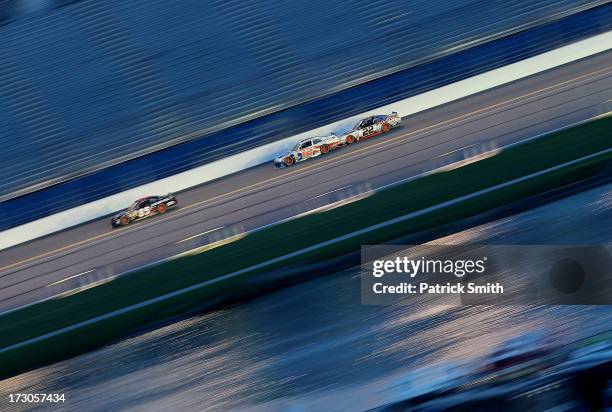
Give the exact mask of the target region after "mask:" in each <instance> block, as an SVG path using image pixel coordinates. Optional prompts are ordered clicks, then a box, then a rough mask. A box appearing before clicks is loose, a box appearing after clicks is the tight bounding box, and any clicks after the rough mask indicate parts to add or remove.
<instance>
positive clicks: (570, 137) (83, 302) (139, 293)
mask: <svg viewBox="0 0 612 412" xmlns="http://www.w3.org/2000/svg"><path fill="white" fill-rule="evenodd" d="M611 131H612V117H605V118H602V119H598V120H596V121H592V122H589V123H586V124H583V125H580V126H577V127H575V128H572V129H568V130H565V131H561V132H557V133H554V134H550V135H547V136H544V137H542V138H540V139H537V140H533V141H531V142H528V143H525V144H522V145H518V146H515V147H513V148H510V149H508V150H505V151H503V152H501V153H499V154H498V155H496V156H493V157H490V158H487V159H484V160H481V161H479V162H476V163H472V164H470V165H466V166H464V167H461V168H458V169H455V170H450V171H446V172H441V173H437V174H433V175H429V176H426V177H423V178H420V179H417V180H413V181H410V182H407V183H404V184H401V185H398V186H395V187H393V188H390V189H387V190H385V191H381V192H379V193H376V194H374V195H373V196H370V197H368V198H365V199H362V200H359V201H357V202H354V203H351V204H349V205H345V206H342V207H339V208H336V209H333V210H330V211H327V212H323V213H317V214H312V215H309V216H305V217H302V218H300V219H298V220H294V221H291V222H287V223H283V224H279V225H277V226H273V227H270V228H268V229H266V230H262V231H259V232H255V233H252V234H249V235H248V236H246V237H244V238H242V239H240V240H237V241H235V242H233V243H229V244H226V245H224V246H221V247H218V248H216V249H212V250H209V251H207V252H204V253H200V254H196V255H191V256H185V257H182V258H180V259H177V260H174V261H170V262H166V263H162V264H160V265H158V266H154V267H150V268H147V269H144V270H141V271H137V272H134V273H132V274H130V275H128V276H124V277H120V278H118V279H116V280H114V281H112V282H109V283H107V284H104V285H101V286H98V287H95V288H92V289H89V290H86V291H83V292H80V293H78V294H75V295H72V296H68V297H65V298H61V299H55V300H50V301H46V302H43V303H40V304H37V305H33V306H30V307H27V308H24V309H21V310H19V311H15V312H11V313H9V314H6V315H2V316H0V348H3V347H6V346H9V345H12V344H14V343H18V342H22V341H24V340H27V339H29V338H33V337H36V336H40V335H42V334H44V333H47V332H51V331H55V330H57V329H60V328H62V327H66V326H69V325H72V324H75V323H78V322H81V321H85V320H88V319H91V318H93V317H95V316H98V315H102V314H106V313H109V312H111V311H114V310H117V309H121V308H124V307H126V306H129V305H132V304H136V303H139V302H142V301H145V300H147V299H150V298H154V297H157V296H160V295H163V294H165V293H169V292H172V291H176V290H179V289H181V288H184V287H188V286H190V285H194V284H197V283H199V282H202V281H205V280H207V279H213V278H216V277H219V276H221V275H223V274H227V273H231V272H234V271H236V270H239V269H243V268H246V267H249V266H252V265H254V264H257V263H260V262H262V261H266V260H269V259H272V258H275V257H278V256H282V255H285V254H287V253H290V252H293V251H296V250H299V249H302V248H304V247H307V246H310V245H313V244H316V243H319V242H322V241H325V240H329V239H333V238H335V237H338V236H341V235H343V234H347V233H351V232H354V231H355V230H358V229H362V228H365V227H368V226H371V225H374V224H377V223H381V222H384V221H387V220H389V219H392V218H394V217H398V216H403V215H406V214H407V213H410V212H413V211H418V210H422V209H424V208H426V207H428V206H432V205H437V204H440V203H442V202H444V201H447V200H452V199H456V198H458V197H460V196H463V195H467V194H471V193H474V192H477V191H479V190H481V189H486V188H489V187H492V186H495V185H497V184H500V183H504V182H507V181H510V180H512V179H515V178H518V177H521V176H525V175H528V174H530V173H533V172H537V171H539V170H543V169H546V168H548V167H551V166H554V165H558V164H562V163H565V162H567V161H570V160H573V159H577V158H580V157H583V156H585V155H588V154H591V153H596V152H599V151H601V150H604V149H607V148H610V147H611V146H612V140H611V138H610V136H612V133H611ZM610 159H611V155H609V154H606V155H602V156H599V157H597V158H592V159H590V160H589V161H586V162H583V163H580V164H576V165H573V166H571V167H567V168H564V169H562V170H558V171H556V172H554V173H550V174H546V175H543V176H539V177H537V178H533V179H530V180H527V181H523V182H521V183H519V184H515V185H512V186H510V187H506V188H503V189H500V190H497V191H495V192H493V193H487V194H484V195H481V196H479V197H478V198H475V199H471V200H467V201H463V202H462V203H461V204H460V205H459V206H457V205H454V206H450V207H448V208H444V209H441V210H437V211H435V212H431V213H428V214H427V215H423V216H419V217H416V218H413V219H410V220H407V221H403V222H400V223H396V224H394V225H391V226H388V227H385V228H384V229H382V230H378V231H375V232H370V233H367V234H364V235H361V236H359V237H355V238H351V239H349V240H346V241H343V242H342V243H338V244H335V245H334V246H333V247H329V248H323V249H319V250H316V251H313V252H310V253H308V254H304V255H301V256H299V257H296V258H292V259H291V264H290V265H288V264H287V262H280V263H277V264H275V265H271V266H269V267H266V268H265V269H261V270H258V271H252V272H248V273H245V274H244V275H241V276H239V277H234V278H232V279H229V280H226V281H223V282H219V283H216V284H214V285H211V286H207V287H203V288H199V289H196V290H194V291H191V292H189V293H187V294H183V295H181V296H178V297H174V298H172V299H167V300H165V301H163V302H157V303H155V304H153V305H149V306H145V307H142V308H139V309H138V310H134V311H131V312H129V313H126V314H122V315H120V316H116V317H113V318H111V319H107V320H104V321H102V322H99V323H96V324H95V325H88V326H86V327H83V328H80V329H79V330H76V331H73V332H70V333H67V334H63V335H61V336H57V337H54V338H51V339H48V340H46V341H45V342H43V343H40V344H35V345H29V346H26V347H23V348H20V349H16V350H12V351H9V352H3V353H0V375H9V374H14V373H16V372H18V371H20V370H23V369H25V368H29V367H33V366H36V365H39V364H41V363H45V362H49V361H52V360H54V359H58V358H62V357H65V356H69V355H71V354H74V353H77V352H80V351H85V350H88V349H91V348H93V347H95V346H98V345H100V344H102V343H104V342H108V341H110V340H112V339H116V338H119V337H121V336H125V334H127V333H130V331H133V330H135V329H136V328H139V327H142V326H144V325H147V324H149V323H151V322H155V321H159V320H161V319H165V318H168V317H171V316H176V315H180V314H181V313H185V312H186V311H188V310H190V309H191V308H193V307H195V306H197V305H198V304H201V303H202V302H206V301H208V300H210V299H216V298H219V297H220V296H221V297H222V296H225V295H227V294H228V293H229V291H230V290H232V287H234V286H240V285H244V284H249V285H251V286H250V288H249V291H250V292H253V291H255V290H257V287H258V285H256V284H255V285H253V283H256V281H257V280H258V279H259V278H260V277H261V276H262V275H263V274H264V273H266V272H269V271H270V270H273V269H278V268H283V269H285V270H293V271H296V272H299V271H300V270H304V269H303V268H305V267H307V265H309V264H312V263H314V262H321V261H325V260H327V259H330V258H333V257H337V256H339V255H342V254H346V253H349V252H354V251H358V250H359V248H360V246H361V245H362V244H377V243H380V242H384V241H388V240H391V239H395V238H397V237H399V236H403V235H406V234H409V233H413V232H418V231H420V230H424V229H429V228H433V227H436V226H440V225H443V224H446V223H450V222H453V221H456V220H458V219H462V218H465V217H468V216H472V215H475V214H477V213H481V212H484V211H487V210H489V209H492V208H495V207H498V206H502V205H504V204H507V203H508V202H511V201H513V200H516V199H520V198H524V197H527V196H530V195H533V194H537V193H539V192H541V191H545V190H548V189H551V188H556V187H559V186H562V185H565V184H568V183H571V182H574V181H577V180H580V179H583V178H586V177H588V176H591V175H593V174H594V173H597V172H598V171H599V170H601V167H602V164H604V163H605V162H609V161H610Z"/></svg>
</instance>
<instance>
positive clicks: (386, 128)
mask: <svg viewBox="0 0 612 412" xmlns="http://www.w3.org/2000/svg"><path fill="white" fill-rule="evenodd" d="M389 130H391V126H389V123H384V124H383V125H382V131H383V133H387V132H388V131H389Z"/></svg>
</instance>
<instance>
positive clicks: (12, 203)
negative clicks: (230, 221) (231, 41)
mask: <svg viewBox="0 0 612 412" xmlns="http://www.w3.org/2000/svg"><path fill="white" fill-rule="evenodd" d="M611 28H612V6H611V5H609V4H607V5H603V6H598V7H595V8H592V9H589V10H586V11H583V12H580V13H577V14H574V15H571V16H568V17H566V18H564V19H562V20H558V21H553V22H549V23H547V24H544V25H541V26H538V27H535V28H531V29H528V30H525V31H521V32H518V33H516V34H513V35H510V36H507V37H504V38H501V39H497V40H495V41H493V42H489V43H485V44H481V45H479V46H475V47H472V48H470V49H467V50H463V51H459V52H456V53H454V54H450V55H447V56H442V57H439V58H437V59H434V60H432V61H429V62H424V63H422V64H419V65H417V66H414V67H411V68H407V69H405V70H402V71H400V72H397V73H394V74H391V75H388V76H386V77H383V78H379V79H377V80H373V81H371V82H368V83H365V84H362V85H360V86H357V87H353V88H350V89H346V90H343V91H340V92H337V93H334V94H331V95H328V96H326V97H323V98H319V99H317V100H314V101H310V102H307V103H303V104H300V105H297V106H294V107H291V108H289V109H286V110H282V111H279V112H276V113H273V114H270V115H267V116H264V117H261V118H258V119H255V120H252V121H249V122H245V123H242V124H240V125H237V126H234V127H231V128H228V129H225V130H222V131H220V132H217V133H213V134H209V135H207V136H204V137H202V138H200V139H196V140H191V141H188V142H185V143H182V144H178V145H175V146H173V147H170V148H168V149H165V150H161V151H158V152H155V153H152V154H149V155H146V156H143V157H140V158H137V159H133V160H130V161H127V162H124V163H120V164H117V165H114V166H111V167H108V168H106V169H102V170H100V171H98V172H95V173H92V174H89V175H87V176H84V177H80V178H78V179H75V180H71V181H67V182H64V183H60V184H57V185H55V186H51V187H49V188H46V189H44V190H40V191H38V192H34V193H31V194H28V195H25V196H22V197H18V198H14V199H10V200H7V201H5V202H3V203H2V208H1V209H0V229H1V230H4V229H7V228H10V227H14V226H17V225H19V224H22V223H26V222H28V221H32V220H35V219H37V218H40V217H44V216H47V215H50V214H53V213H56V212H59V211H62V210H66V209H68V208H70V207H74V206H77V205H80V204H83V203H86V202H91V201H93V200H97V199H100V198H103V197H105V196H109V195H111V194H114V193H117V192H120V191H123V190H127V189H129V188H132V187H136V186H139V185H142V184H145V183H148V182H151V181H155V180H158V179H161V178H164V177H167V176H170V175H173V174H176V173H180V172H182V171H185V170H189V169H192V168H194V167H197V166H200V165H203V164H206V163H209V162H211V161H214V160H216V159H219V158H221V157H225V156H228V155H231V154H233V153H237V152H239V151H243V150H247V149H249V148H252V147H256V146H259V145H262V144H265V143H268V142H271V141H275V140H278V139H281V138H283V137H287V136H291V135H293V134H297V133H300V132H304V131H307V130H310V129H313V128H315V127H318V126H322V125H325V124H328V123H331V122H333V121H337V120H341V119H343V118H346V117H349V116H351V115H354V114H357V113H360V112H363V111H366V110H369V109H372V108H375V107H378V106H381V105H383V104H387V103H390V102H393V101H397V100H401V99H404V98H406V97H410V96H413V95H417V94H420V93H423V92H425V91H428V90H431V89H435V88H438V87H440V86H443V85H446V84H449V83H452V82H455V81H458V80H461V79H464V78H467V77H471V76H473V75H476V74H479V73H482V72H485V71H488V70H491V69H494V68H496V67H500V66H504V65H507V64H510V63H513V62H516V61H519V60H522V59H524V58H527V57H530V56H533V55H536V54H540V53H542V52H545V51H548V50H551V49H554V48H557V47H560V46H562V45H565V44H568V43H571V42H574V41H576V40H579V39H582V38H586V37H589V36H592V35H595V34H599V33H602V32H605V31H608V30H610V29H611Z"/></svg>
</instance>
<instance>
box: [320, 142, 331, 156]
mask: <svg viewBox="0 0 612 412" xmlns="http://www.w3.org/2000/svg"><path fill="white" fill-rule="evenodd" d="M327 152H329V145H326V144H324V145H323V146H321V153H322V154H325V153H327Z"/></svg>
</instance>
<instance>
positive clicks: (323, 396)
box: [0, 184, 612, 412]
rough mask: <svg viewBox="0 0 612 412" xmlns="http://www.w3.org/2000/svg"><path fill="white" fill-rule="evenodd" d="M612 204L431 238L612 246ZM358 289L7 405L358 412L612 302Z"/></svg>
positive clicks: (168, 346)
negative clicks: (49, 398) (463, 301)
mask: <svg viewBox="0 0 612 412" xmlns="http://www.w3.org/2000/svg"><path fill="white" fill-rule="evenodd" d="M611 206H612V185H610V184H608V185H605V186H601V187H598V188H594V189H591V190H589V191H586V192H582V193H579V194H575V195H572V196H570V197H567V198H565V199H562V200H558V201H555V202H553V203H551V204H548V205H545V206H542V207H539V208H536V209H533V210H529V211H526V212H523V213H520V214H518V215H514V216H509V217H506V218H503V219H500V220H496V221H493V222H490V223H486V224H483V225H480V226H476V227H474V228H473V229H469V230H465V231H462V232H459V233H456V234H453V235H449V236H446V237H442V238H438V239H436V240H435V241H433V242H432V243H436V244H457V243H465V242H472V243H475V244H525V243H530V244H570V243H578V244H602V243H609V242H610V241H612V238H611V237H610V232H609V230H607V228H609V227H610V225H612V214H611V213H610V211H611V210H612V207H611ZM544 228H546V229H545V230H544ZM517 229H518V230H517ZM359 290H360V288H359V279H358V271H356V270H351V271H345V272H341V273H337V274H334V275H330V276H326V277H322V278H317V279H315V280H313V281H310V282H307V283H303V284H300V285H297V286H294V287H291V288H289V289H285V290H282V291H279V292H275V293H272V294H269V295H266V296H262V297H260V298H258V299H255V300H252V301H249V302H246V303H244V304H242V305H240V306H235V307H229V308H226V309H223V310H218V311H215V312H212V313H208V314H206V315H202V316H198V317H194V318H191V319H188V320H185V321H182V322H179V323H176V324H172V325H168V326H166V327H163V328H161V329H158V330H154V331H151V332H148V333H144V334H142V335H140V336H135V337H133V338H130V339H127V340H125V341H122V342H119V343H116V344H113V345H110V346H108V347H106V348H103V349H100V350H97V351H95V352H92V353H89V354H86V355H83V356H79V357H77V358H74V359H71V360H67V361H63V362H60V363H58V364H55V365H52V366H48V367H45V368H41V369H39V370H35V371H32V372H28V373H25V374H22V375H20V376H17V377H14V378H11V379H7V380H4V381H2V382H0V397H6V396H7V394H8V393H15V392H27V393H38V392H65V393H66V394H67V398H68V399H69V401H68V403H67V404H66V405H64V406H68V407H69V408H70V409H74V410H81V409H97V410H111V409H112V410H117V409H131V410H135V411H150V410H187V409H191V410H206V411H212V410H255V411H287V410H291V409H288V408H294V409H295V410H307V411H325V412H329V411H336V410H347V411H359V410H365V409H368V408H372V407H376V406H379V405H382V404H384V403H387V402H389V401H392V400H397V399H401V397H402V396H403V395H405V392H404V391H403V389H405V388H399V387H395V386H394V385H395V383H396V382H397V381H398V379H400V378H401V377H403V376H405V375H406V374H408V373H410V371H411V370H413V369H414V368H417V367H422V366H427V365H432V364H437V365H440V366H442V367H443V366H445V365H449V363H450V362H464V361H466V360H477V359H479V358H481V357H483V356H485V355H487V354H488V353H490V351H491V350H492V348H494V347H495V346H496V345H497V344H498V343H500V342H501V341H504V340H505V339H507V338H510V337H513V336H515V335H517V334H519V333H521V332H524V331H530V330H534V329H535V330H544V331H547V332H550V333H551V334H552V335H553V336H554V337H555V341H556V343H558V344H563V343H566V342H569V341H572V340H575V339H577V338H583V337H587V336H589V335H591V334H594V333H597V332H600V331H602V330H605V329H604V328H606V327H608V326H609V325H610V322H612V309H610V308H609V307H587V306H574V307H571V306H566V307H560V306H549V307H530V308H524V307H519V308H517V307H514V308H513V307H497V308H491V307H481V306H476V307H459V308H449V307H432V308H430V309H429V310H415V308H414V307H412V306H379V307H372V306H361V305H360V304H359V302H360V296H359ZM109 365H112V367H109ZM10 406H12V405H10V404H9V408H10ZM46 406H47V407H49V409H51V410H53V409H54V407H55V409H56V410H57V409H58V408H59V407H58V406H57V405H46ZM7 410H18V407H17V406H14V409H7Z"/></svg>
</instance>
